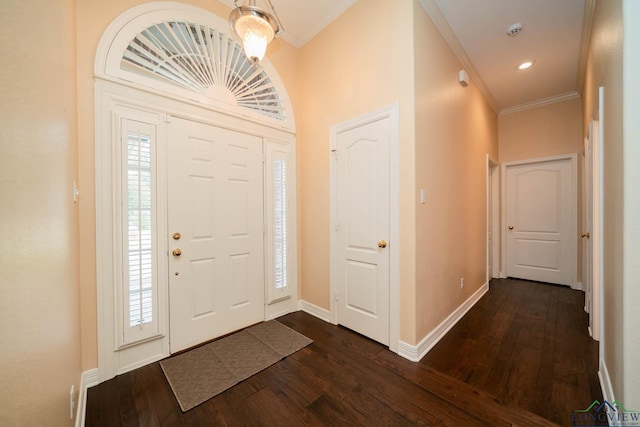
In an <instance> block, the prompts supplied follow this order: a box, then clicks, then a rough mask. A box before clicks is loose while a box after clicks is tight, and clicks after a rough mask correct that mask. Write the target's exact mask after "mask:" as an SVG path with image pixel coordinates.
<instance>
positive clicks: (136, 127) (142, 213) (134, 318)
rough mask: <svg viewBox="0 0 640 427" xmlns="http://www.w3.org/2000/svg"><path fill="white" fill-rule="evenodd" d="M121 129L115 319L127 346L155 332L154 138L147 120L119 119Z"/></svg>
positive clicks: (155, 185)
mask: <svg viewBox="0 0 640 427" xmlns="http://www.w3.org/2000/svg"><path fill="white" fill-rule="evenodd" d="M121 128H122V129H121V138H120V139H121V145H120V150H119V153H120V177H119V178H120V182H121V184H120V187H121V193H120V196H119V198H120V202H119V203H118V207H119V210H120V215H119V218H120V222H119V224H120V226H119V227H118V228H119V229H120V230H119V233H118V234H119V235H120V236H121V242H122V244H121V245H120V248H118V249H119V250H120V252H121V256H120V259H121V275H120V276H121V277H122V282H121V284H120V286H119V291H120V292H119V294H120V296H119V298H118V299H119V302H120V303H121V306H120V310H118V311H119V313H120V317H121V318H120V319H118V320H119V322H118V323H119V324H121V325H122V327H121V334H119V335H121V339H122V341H121V345H128V344H131V343H134V342H137V341H140V340H145V339H148V338H151V337H154V336H156V335H157V334H158V333H159V327H158V325H159V322H158V262H157V259H158V244H157V236H158V226H157V209H158V206H157V178H156V163H157V162H156V152H157V137H156V128H155V126H154V125H152V124H149V123H142V122H138V121H134V120H130V119H125V118H123V119H122V123H121ZM119 305H120V304H119Z"/></svg>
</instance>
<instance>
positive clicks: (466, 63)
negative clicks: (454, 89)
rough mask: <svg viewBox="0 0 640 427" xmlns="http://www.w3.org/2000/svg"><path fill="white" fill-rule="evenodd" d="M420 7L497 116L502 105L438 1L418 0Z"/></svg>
mask: <svg viewBox="0 0 640 427" xmlns="http://www.w3.org/2000/svg"><path fill="white" fill-rule="evenodd" d="M418 3H420V6H422V8H423V9H424V11H425V12H426V13H427V15H429V17H430V18H431V21H433V23H434V24H435V26H436V27H437V28H438V30H439V31H440V34H441V35H442V37H443V38H444V39H445V41H446V42H447V44H448V45H449V47H450V48H451V50H452V51H453V53H454V55H456V57H457V58H458V60H459V61H460V63H461V64H462V68H464V69H465V71H467V72H468V73H469V76H471V81H472V83H474V84H475V85H476V87H477V88H478V90H479V91H480V93H481V94H482V96H483V97H484V99H485V100H486V101H487V103H488V104H489V106H490V107H491V109H492V110H493V111H494V112H495V113H496V114H497V113H499V112H500V105H499V104H498V102H497V101H496V99H495V98H494V97H493V94H492V93H491V91H490V90H489V89H487V85H486V84H485V83H484V80H482V78H481V77H480V74H479V73H478V71H476V69H475V67H474V66H473V62H472V61H471V59H470V58H469V56H468V55H467V52H466V51H465V50H464V48H463V47H462V43H460V40H458V37H457V36H456V35H455V33H454V32H453V30H452V29H451V26H450V25H449V22H448V21H447V18H445V16H444V14H443V13H442V10H440V7H439V6H438V4H437V3H436V0H418Z"/></svg>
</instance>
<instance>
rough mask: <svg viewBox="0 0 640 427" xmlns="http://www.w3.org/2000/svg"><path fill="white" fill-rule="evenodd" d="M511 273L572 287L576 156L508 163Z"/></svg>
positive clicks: (575, 210) (574, 247)
mask: <svg viewBox="0 0 640 427" xmlns="http://www.w3.org/2000/svg"><path fill="white" fill-rule="evenodd" d="M505 177H506V195H505V197H506V199H505V206H506V213H505V219H506V221H505V225H504V226H505V228H506V230H505V233H506V266H507V276H509V277H516V278H520V279H528V280H537V281H541V282H547V283H556V284H561V285H573V284H574V282H575V276H576V270H577V235H576V232H577V227H576V223H577V183H576V177H575V156H572V157H570V158H561V159H557V160H548V161H539V162H531V163H522V164H510V165H506V175H505Z"/></svg>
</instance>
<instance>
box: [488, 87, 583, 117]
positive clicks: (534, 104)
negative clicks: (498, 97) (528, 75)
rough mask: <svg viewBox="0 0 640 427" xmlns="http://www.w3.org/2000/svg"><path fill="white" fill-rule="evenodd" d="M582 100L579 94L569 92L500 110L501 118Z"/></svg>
mask: <svg viewBox="0 0 640 427" xmlns="http://www.w3.org/2000/svg"><path fill="white" fill-rule="evenodd" d="M577 98H580V94H579V93H578V92H575V91H574V92H567V93H563V94H562V95H555V96H550V97H548V98H542V99H538V100H536V101H531V102H526V103H524V104H520V105H514V106H513V107H507V108H503V109H502V110H500V114H498V115H499V116H500V117H502V116H506V115H508V114H513V113H517V112H519V111H524V110H530V109H532V108H539V107H544V106H545V105H550V104H556V103H558V102H564V101H569V100H571V99H577Z"/></svg>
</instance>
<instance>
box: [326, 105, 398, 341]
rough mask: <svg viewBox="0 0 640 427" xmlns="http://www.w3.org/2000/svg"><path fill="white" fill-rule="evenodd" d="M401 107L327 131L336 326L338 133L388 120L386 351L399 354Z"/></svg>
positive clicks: (332, 300) (334, 318)
mask: <svg viewBox="0 0 640 427" xmlns="http://www.w3.org/2000/svg"><path fill="white" fill-rule="evenodd" d="M399 114H400V105H399V104H398V103H397V102H395V103H393V104H390V105H387V106H384V107H382V108H379V109H377V110H374V111H371V112H369V113H365V114H363V115H360V116H358V117H354V118H351V119H349V120H346V121H344V122H341V123H338V124H336V125H333V126H331V129H330V130H329V277H330V278H329V282H330V287H329V289H330V291H329V296H330V302H329V315H330V319H331V323H333V324H336V325H337V324H338V304H337V302H336V295H337V286H338V259H337V257H338V242H337V236H336V228H337V191H336V182H337V168H336V162H335V159H336V156H335V152H336V149H337V139H338V134H339V133H341V132H345V131H348V130H351V129H354V128H357V127H360V126H364V125H366V124H368V123H371V122H375V121H378V120H382V119H386V118H388V119H389V122H390V138H389V242H390V245H389V350H391V351H393V352H394V353H397V352H398V342H399V340H400V247H399V246H400V245H399V242H400V194H399V190H400V185H399V183H400V122H399V117H400V116H399Z"/></svg>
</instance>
